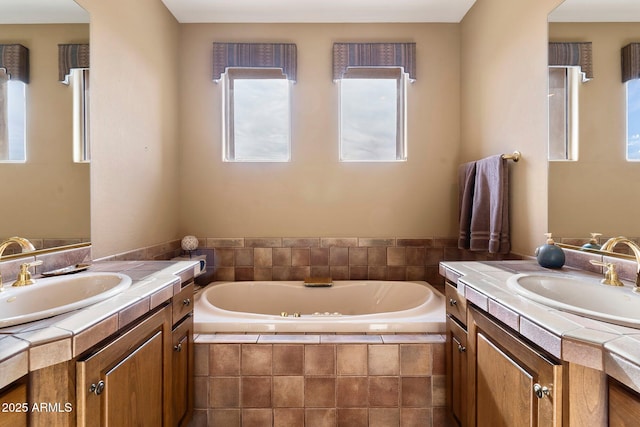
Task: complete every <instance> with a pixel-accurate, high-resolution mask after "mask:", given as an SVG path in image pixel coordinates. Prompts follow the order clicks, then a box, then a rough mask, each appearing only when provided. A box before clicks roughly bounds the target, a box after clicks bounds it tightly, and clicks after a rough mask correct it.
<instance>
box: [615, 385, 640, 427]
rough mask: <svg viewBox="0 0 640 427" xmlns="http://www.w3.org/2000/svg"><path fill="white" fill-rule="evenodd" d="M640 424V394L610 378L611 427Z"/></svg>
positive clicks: (626, 426)
mask: <svg viewBox="0 0 640 427" xmlns="http://www.w3.org/2000/svg"><path fill="white" fill-rule="evenodd" d="M639 424H640V394H639V393H636V392H634V391H632V390H630V389H628V388H627V387H626V386H624V385H622V384H620V383H619V382H617V381H615V380H613V379H609V427H632V426H637V425H639Z"/></svg>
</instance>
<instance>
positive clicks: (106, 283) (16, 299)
mask: <svg viewBox="0 0 640 427" xmlns="http://www.w3.org/2000/svg"><path fill="white" fill-rule="evenodd" d="M129 286H131V278H130V277H129V276H126V275H124V274H119V273H102V272H88V273H79V274H77V275H68V276H57V277H48V278H42V279H36V281H35V283H34V284H33V285H28V286H22V287H11V285H10V284H8V286H7V285H5V291H4V292H2V293H0V328H3V327H6V326H12V325H19V324H21V323H26V322H31V321H34V320H40V319H44V318H46V317H51V316H55V315H58V314H62V313H67V312H69V311H72V310H76V309H78V308H83V307H87V306H89V305H91V304H95V303H97V302H100V301H103V300H105V299H107V298H109V297H112V296H114V295H117V294H119V293H120V292H122V291H124V290H125V289H127V288H128V287H129Z"/></svg>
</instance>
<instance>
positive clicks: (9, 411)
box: [0, 383, 29, 427]
mask: <svg viewBox="0 0 640 427" xmlns="http://www.w3.org/2000/svg"><path fill="white" fill-rule="evenodd" d="M25 405H26V406H25ZM28 405H29V404H28V401H27V385H26V384H24V383H17V384H16V385H11V386H9V387H7V389H6V390H4V391H2V392H1V393H0V411H1V412H0V427H26V426H27V413H28V412H29V406H28Z"/></svg>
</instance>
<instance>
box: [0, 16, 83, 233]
mask: <svg viewBox="0 0 640 427" xmlns="http://www.w3.org/2000/svg"><path fill="white" fill-rule="evenodd" d="M88 40H89V26H88V25H86V24H76V25H69V24H66V25H0V43H20V44H22V45H24V46H26V47H27V48H28V49H29V60H30V77H31V78H30V83H29V84H28V85H27V88H26V93H27V162H26V163H16V164H11V163H3V164H0V183H2V185H1V186H0V199H1V200H2V206H3V207H2V220H1V221H0V237H8V236H10V235H19V236H25V237H29V238H86V237H89V228H90V224H89V166H88V165H86V164H75V163H73V146H72V142H73V133H72V117H73V116H72V107H73V98H72V90H71V87H70V86H65V85H63V84H62V83H60V82H59V81H58V43H86V42H87V41H88Z"/></svg>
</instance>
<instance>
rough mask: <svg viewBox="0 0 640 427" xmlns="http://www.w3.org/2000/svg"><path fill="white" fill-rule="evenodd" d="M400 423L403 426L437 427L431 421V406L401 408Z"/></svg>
mask: <svg viewBox="0 0 640 427" xmlns="http://www.w3.org/2000/svg"><path fill="white" fill-rule="evenodd" d="M400 425H401V426H402V427H431V426H433V427H436V425H434V424H432V423H431V409H429V408H401V409H400ZM439 425H444V424H439Z"/></svg>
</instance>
